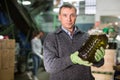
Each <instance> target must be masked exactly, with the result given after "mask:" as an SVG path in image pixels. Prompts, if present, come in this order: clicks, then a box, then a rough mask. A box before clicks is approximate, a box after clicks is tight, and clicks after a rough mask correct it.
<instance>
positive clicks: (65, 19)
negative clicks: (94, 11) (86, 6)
mask: <svg viewBox="0 0 120 80" xmlns="http://www.w3.org/2000/svg"><path fill="white" fill-rule="evenodd" d="M59 20H60V22H61V24H62V26H63V27H64V28H65V29H67V30H71V29H73V26H74V24H75V21H76V11H75V9H74V8H66V7H63V8H62V9H61V12H60V14H59Z"/></svg>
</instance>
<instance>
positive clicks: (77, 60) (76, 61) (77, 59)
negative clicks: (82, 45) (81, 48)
mask: <svg viewBox="0 0 120 80" xmlns="http://www.w3.org/2000/svg"><path fill="white" fill-rule="evenodd" d="M78 54H79V52H78V51H76V52H74V53H73V54H71V55H70V59H71V61H72V62H73V63H74V64H79V65H84V66H92V63H90V62H88V61H85V60H82V59H81V58H80V57H79V56H78Z"/></svg>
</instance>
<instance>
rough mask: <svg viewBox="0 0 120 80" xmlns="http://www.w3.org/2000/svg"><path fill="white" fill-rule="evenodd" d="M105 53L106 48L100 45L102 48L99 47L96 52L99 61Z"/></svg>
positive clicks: (96, 58)
mask: <svg viewBox="0 0 120 80" xmlns="http://www.w3.org/2000/svg"><path fill="white" fill-rule="evenodd" d="M104 55H105V49H104V48H103V47H100V49H97V51H96V53H95V60H96V61H97V62H99V61H100V60H101V59H102V58H103V57H104Z"/></svg>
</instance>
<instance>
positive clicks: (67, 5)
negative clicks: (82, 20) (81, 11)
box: [59, 3, 77, 14]
mask: <svg viewBox="0 0 120 80" xmlns="http://www.w3.org/2000/svg"><path fill="white" fill-rule="evenodd" d="M63 7H66V8H74V9H75V12H77V9H76V8H75V6H73V5H72V4H70V3H65V4H63V5H62V6H61V7H60V10H59V14H60V13H61V9H62V8H63Z"/></svg>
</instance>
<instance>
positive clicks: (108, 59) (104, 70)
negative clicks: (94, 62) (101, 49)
mask: <svg viewBox="0 0 120 80" xmlns="http://www.w3.org/2000/svg"><path fill="white" fill-rule="evenodd" d="M104 59H105V63H104V65H103V66H101V67H93V66H92V67H91V70H92V72H93V75H97V76H94V77H95V80H100V79H99V77H103V78H104V77H105V76H106V75H107V74H108V75H107V76H108V77H109V78H113V75H114V72H115V71H114V69H113V66H115V63H116V50H115V49H106V50H105V56H104ZM101 80H112V79H101Z"/></svg>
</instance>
